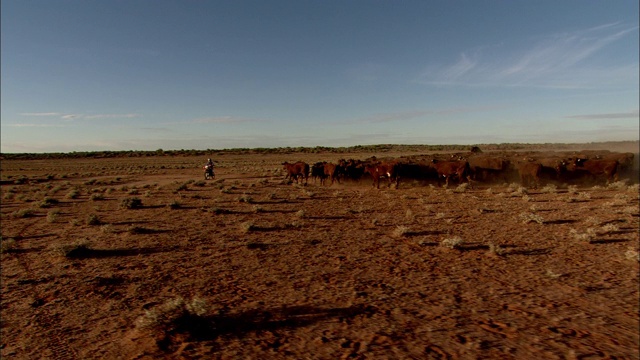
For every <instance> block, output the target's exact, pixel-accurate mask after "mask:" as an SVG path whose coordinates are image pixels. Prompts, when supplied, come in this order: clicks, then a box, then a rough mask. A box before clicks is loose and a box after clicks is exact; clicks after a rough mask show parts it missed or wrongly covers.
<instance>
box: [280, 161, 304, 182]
mask: <svg viewBox="0 0 640 360" xmlns="http://www.w3.org/2000/svg"><path fill="white" fill-rule="evenodd" d="M282 165H283V166H284V169H285V170H287V176H285V178H284V179H285V180H287V179H291V180H294V179H295V181H296V184H297V183H298V180H299V179H301V178H304V183H305V184H306V183H307V181H308V179H309V164H307V163H305V162H303V161H298V162H295V163H293V164H290V163H288V162H286V161H285V162H283V163H282Z"/></svg>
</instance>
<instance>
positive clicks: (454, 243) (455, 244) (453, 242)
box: [440, 236, 464, 249]
mask: <svg viewBox="0 0 640 360" xmlns="http://www.w3.org/2000/svg"><path fill="white" fill-rule="evenodd" d="M462 245H464V240H462V238H461V237H460V236H454V237H451V238H446V239H444V240H442V241H441V242H440V246H442V247H446V248H449V249H459V248H460V247H462Z"/></svg>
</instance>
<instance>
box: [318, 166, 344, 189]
mask: <svg viewBox="0 0 640 360" xmlns="http://www.w3.org/2000/svg"><path fill="white" fill-rule="evenodd" d="M323 165H324V166H323V173H324V177H321V178H320V184H322V185H324V183H325V181H326V179H327V178H329V179H331V184H329V185H333V183H334V182H335V181H337V182H338V183H340V178H339V176H340V174H341V172H342V171H341V170H342V167H341V166H340V165H336V164H332V163H328V162H325V163H324V164H323Z"/></svg>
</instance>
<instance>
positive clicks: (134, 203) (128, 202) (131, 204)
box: [120, 198, 142, 209]
mask: <svg viewBox="0 0 640 360" xmlns="http://www.w3.org/2000/svg"><path fill="white" fill-rule="evenodd" d="M141 207H142V200H140V199H138V198H125V199H122V201H121V202H120V208H122V209H139V208H141Z"/></svg>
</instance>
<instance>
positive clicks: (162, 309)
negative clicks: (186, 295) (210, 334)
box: [135, 297, 210, 333]
mask: <svg viewBox="0 0 640 360" xmlns="http://www.w3.org/2000/svg"><path fill="white" fill-rule="evenodd" d="M209 311H210V307H209V305H208V304H207V302H206V301H205V300H204V299H202V298H199V297H194V298H193V299H191V300H190V301H185V300H184V299H183V298H182V297H177V298H174V299H171V300H168V301H167V302H165V303H164V304H162V305H160V306H157V307H155V308H153V309H151V310H145V313H144V315H142V316H141V317H139V318H138V319H137V320H136V324H135V325H136V327H137V328H139V329H143V330H150V331H157V332H162V333H164V332H168V331H172V330H176V329H177V328H180V327H188V326H190V325H194V324H193V323H197V322H198V319H200V320H202V319H203V317H204V316H205V315H206V314H207V313H208V312H209ZM182 330H186V329H182Z"/></svg>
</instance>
